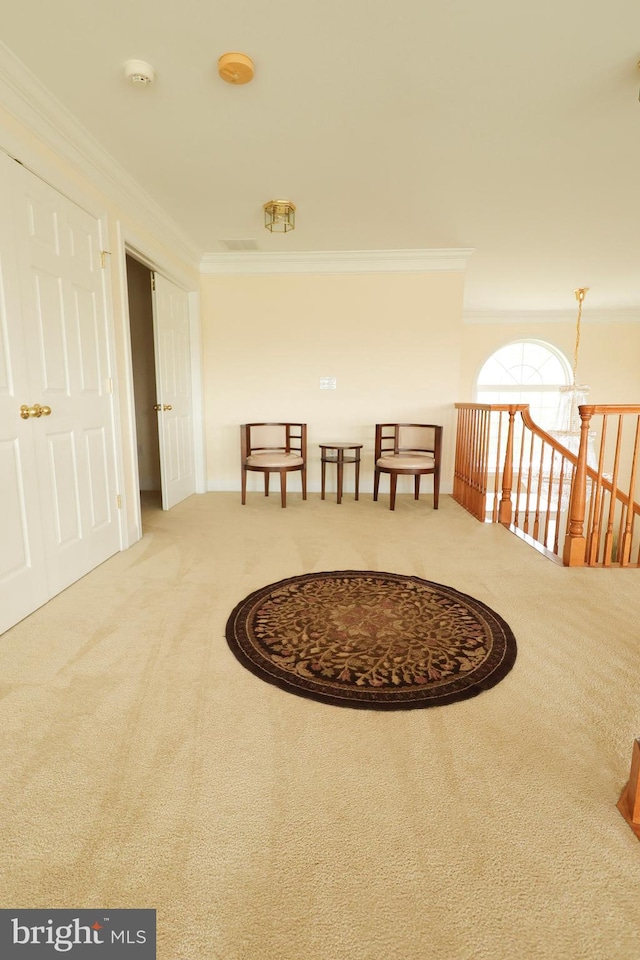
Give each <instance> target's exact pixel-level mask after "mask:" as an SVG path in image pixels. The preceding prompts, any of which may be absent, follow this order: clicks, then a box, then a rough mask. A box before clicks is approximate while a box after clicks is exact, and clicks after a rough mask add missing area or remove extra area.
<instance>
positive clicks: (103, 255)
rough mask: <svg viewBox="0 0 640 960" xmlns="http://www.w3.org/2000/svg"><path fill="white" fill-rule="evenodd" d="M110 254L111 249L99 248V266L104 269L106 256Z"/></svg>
mask: <svg viewBox="0 0 640 960" xmlns="http://www.w3.org/2000/svg"><path fill="white" fill-rule="evenodd" d="M110 256H111V250H101V251H100V266H101V267H102V269H103V270H104V268H105V267H106V265H107V257H110Z"/></svg>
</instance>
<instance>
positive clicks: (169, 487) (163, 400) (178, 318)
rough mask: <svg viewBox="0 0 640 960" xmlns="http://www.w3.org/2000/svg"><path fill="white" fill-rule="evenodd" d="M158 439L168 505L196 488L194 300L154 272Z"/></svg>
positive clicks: (164, 490) (168, 507)
mask: <svg viewBox="0 0 640 960" xmlns="http://www.w3.org/2000/svg"><path fill="white" fill-rule="evenodd" d="M153 327H154V338H155V359H156V389H157V394H158V395H157V403H156V409H157V412H158V438H159V442H160V444H159V445H160V475H161V483H162V507H163V509H164V510H169V509H171V507H173V506H175V504H176V503H179V502H180V501H181V500H184V499H185V498H186V497H189V496H191V494H192V493H195V491H196V474H195V460H194V451H193V403H192V390H191V338H190V333H189V300H188V296H187V294H186V293H185V292H184V290H181V289H180V288H179V287H177V286H176V285H175V284H174V283H172V282H171V281H170V280H167V279H166V277H163V276H161V275H160V274H158V273H155V274H154V275H153Z"/></svg>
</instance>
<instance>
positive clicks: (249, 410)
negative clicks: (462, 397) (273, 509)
mask: <svg viewBox="0 0 640 960" xmlns="http://www.w3.org/2000/svg"><path fill="white" fill-rule="evenodd" d="M462 295H463V275H462V273H456V272H441V273H438V272H433V273H422V274H364V275H363V274H358V275H346V276H344V275H341V276H268V277H264V276H260V277H203V278H202V285H201V308H202V327H203V366H204V389H205V411H206V413H205V416H206V442H207V476H208V485H209V489H210V490H230V489H231V490H233V489H239V486H240V470H239V457H240V449H239V428H238V425H239V424H240V423H243V422H247V421H249V422H250V421H263V420H265V421H268V420H296V421H303V422H306V423H307V424H308V440H309V487H310V489H319V483H320V463H319V450H318V446H317V445H318V443H320V442H326V441H331V440H353V441H354V442H358V443H363V444H364V449H363V451H362V453H363V469H362V474H361V485H362V489H363V490H370V489H371V488H372V461H373V436H374V424H375V423H376V422H378V421H395V420H405V421H417V422H434V423H441V424H443V426H444V440H445V456H444V468H443V484H442V488H443V490H444V491H448V490H450V489H451V482H452V471H453V449H454V447H453V442H454V425H455V418H454V411H453V404H454V402H455V400H457V399H458V398H459V393H460V385H459V377H460V353H461V335H462ZM321 377H335V378H336V381H337V389H336V390H321V389H320V378H321ZM347 474H348V475H347V476H346V478H345V487H346V489H347V490H350V489H352V481H353V476H352V471H347ZM402 479H403V480H404V479H405V478H402ZM250 480H251V481H253V486H252V487H250V489H259V488H260V486H259V485H260V482H261V478H257V477H256V478H254V477H252V478H250ZM298 483H299V481H298V479H297V478H293V479H292V480H291V489H292V490H295V489H299V486H297V484H298ZM406 484H407V487H406V489H407V490H408V489H409V486H408V484H409V480H408V479H407V480H406ZM276 486H277V484H276ZM399 489H400V488H399ZM425 489H426V490H427V491H429V490H430V489H431V487H430V481H426V482H425Z"/></svg>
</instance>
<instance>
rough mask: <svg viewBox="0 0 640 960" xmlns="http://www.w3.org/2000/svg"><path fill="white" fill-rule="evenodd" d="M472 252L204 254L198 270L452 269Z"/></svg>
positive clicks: (248, 272)
mask: <svg viewBox="0 0 640 960" xmlns="http://www.w3.org/2000/svg"><path fill="white" fill-rule="evenodd" d="M472 253H473V249H471V248H460V249H441V250H435V249H434V250H334V251H332V250H319V251H305V252H297V253H295V252H294V253H264V252H263V253H261V252H254V251H245V252H242V253H205V255H204V256H203V257H202V260H201V261H200V272H201V273H202V274H203V275H207V276H229V275H232V276H238V275H243V276H248V275H252V274H260V275H264V274H340V273H429V272H455V271H463V270H465V268H466V266H467V262H468V260H469V257H470V256H471V254H472Z"/></svg>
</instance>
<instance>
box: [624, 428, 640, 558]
mask: <svg viewBox="0 0 640 960" xmlns="http://www.w3.org/2000/svg"><path fill="white" fill-rule="evenodd" d="M639 447H640V417H637V418H636V435H635V440H634V446H633V459H632V461H631V477H630V479H629V505H628V507H627V522H626V524H625V528H624V534H623V536H622V543H621V545H620V557H619V560H620V565H621V566H623V567H626V566H628V565H629V562H630V560H631V542H632V540H633V500H634V496H635V489H636V471H637V468H638V452H639V449H638V448H639Z"/></svg>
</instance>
